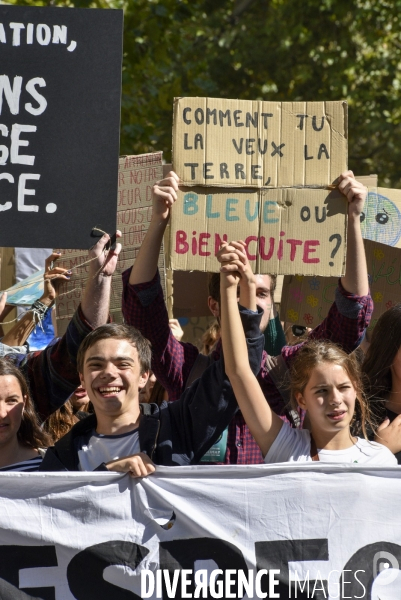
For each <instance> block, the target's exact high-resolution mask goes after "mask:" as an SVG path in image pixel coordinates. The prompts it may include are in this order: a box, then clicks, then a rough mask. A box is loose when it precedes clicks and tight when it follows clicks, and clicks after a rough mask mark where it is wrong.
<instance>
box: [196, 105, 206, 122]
mask: <svg viewBox="0 0 401 600" xmlns="http://www.w3.org/2000/svg"><path fill="white" fill-rule="evenodd" d="M195 121H196V122H197V124H198V125H203V123H204V121H205V114H204V112H203V108H197V109H196V111H195Z"/></svg>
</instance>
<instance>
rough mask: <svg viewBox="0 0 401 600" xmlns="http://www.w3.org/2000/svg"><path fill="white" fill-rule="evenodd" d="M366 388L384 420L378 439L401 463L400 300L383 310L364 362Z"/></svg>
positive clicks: (370, 401) (381, 418)
mask: <svg viewBox="0 0 401 600" xmlns="http://www.w3.org/2000/svg"><path fill="white" fill-rule="evenodd" d="M362 372H363V376H364V383H365V391H366V395H367V397H368V399H369V404H370V406H371V410H372V412H373V414H374V415H375V417H376V419H377V420H378V421H380V422H382V421H383V420H384V422H383V423H382V425H381V426H380V427H379V428H378V432H377V436H376V439H377V440H379V441H382V442H383V443H385V444H386V445H387V446H388V447H389V448H390V449H391V450H392V451H393V452H394V453H395V456H396V458H397V460H398V463H399V464H401V416H400V415H401V304H397V305H396V306H393V307H392V308H390V309H389V310H387V311H386V312H385V313H383V314H382V316H381V317H380V319H379V320H378V321H377V323H376V325H375V328H374V330H373V333H372V336H371V340H370V346H369V348H368V350H367V352H366V356H365V360H364V361H363V364H362Z"/></svg>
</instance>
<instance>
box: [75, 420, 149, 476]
mask: <svg viewBox="0 0 401 600" xmlns="http://www.w3.org/2000/svg"><path fill="white" fill-rule="evenodd" d="M140 451H141V449H140V447H139V434H138V429H134V431H129V432H128V433H122V434H120V435H102V434H100V433H96V431H94V432H93V434H92V436H91V437H90V438H89V441H88V443H87V444H82V445H81V448H79V449H78V456H79V469H80V471H93V470H94V469H96V468H97V467H98V466H99V465H101V464H102V463H108V462H110V461H111V460H117V459H118V458H124V457H125V456H131V454H138V452H140Z"/></svg>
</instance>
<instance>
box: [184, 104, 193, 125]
mask: <svg viewBox="0 0 401 600" xmlns="http://www.w3.org/2000/svg"><path fill="white" fill-rule="evenodd" d="M191 110H192V108H189V107H187V108H184V110H183V111H182V119H183V121H184V123H186V124H187V125H191V123H192V121H191V120H190V119H188V118H187V113H189V112H191Z"/></svg>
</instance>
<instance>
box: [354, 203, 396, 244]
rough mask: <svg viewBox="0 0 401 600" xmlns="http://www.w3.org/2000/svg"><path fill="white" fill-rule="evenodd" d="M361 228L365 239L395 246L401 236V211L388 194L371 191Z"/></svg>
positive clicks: (362, 215) (362, 217) (362, 216)
mask: <svg viewBox="0 0 401 600" xmlns="http://www.w3.org/2000/svg"><path fill="white" fill-rule="evenodd" d="M361 229H362V236H363V237H364V238H365V239H367V240H373V241H375V242H381V243H382V244H387V245H388V246H395V245H396V244H397V242H398V240H399V239H400V237H401V213H400V211H399V210H398V208H397V206H396V205H395V204H394V202H392V201H391V200H389V198H386V196H382V195H381V194H376V193H375V192H369V194H368V197H367V200H366V204H365V211H364V212H363V213H362V214H361Z"/></svg>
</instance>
